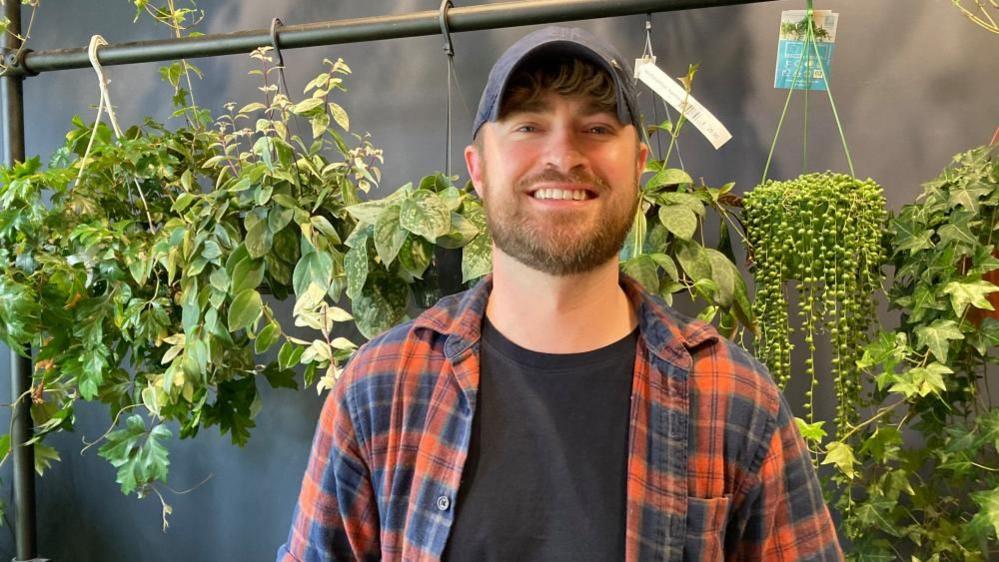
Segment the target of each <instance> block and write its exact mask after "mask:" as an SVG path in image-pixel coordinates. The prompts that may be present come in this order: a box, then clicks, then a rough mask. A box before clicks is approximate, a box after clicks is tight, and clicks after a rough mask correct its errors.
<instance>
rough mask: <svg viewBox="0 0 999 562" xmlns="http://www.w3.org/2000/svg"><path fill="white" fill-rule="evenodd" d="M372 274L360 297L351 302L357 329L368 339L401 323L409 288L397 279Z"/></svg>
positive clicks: (385, 275) (389, 275) (383, 272)
mask: <svg viewBox="0 0 999 562" xmlns="http://www.w3.org/2000/svg"><path fill="white" fill-rule="evenodd" d="M372 273H373V275H372V277H371V278H369V279H368V283H367V284H366V285H365V287H364V291H363V293H362V294H361V295H360V296H359V297H358V298H356V299H354V301H353V311H354V318H355V321H356V324H357V329H358V330H360V332H361V334H362V335H363V336H364V337H366V338H368V339H371V338H373V337H375V336H377V335H378V334H380V333H382V332H384V331H385V330H388V329H389V328H391V327H392V326H395V325H396V324H399V323H400V322H402V320H403V318H405V316H406V301H407V299H408V296H409V285H407V284H406V282H405V281H403V280H402V279H400V278H399V277H398V276H394V275H391V274H389V273H388V272H387V271H385V270H376V271H375V272H372Z"/></svg>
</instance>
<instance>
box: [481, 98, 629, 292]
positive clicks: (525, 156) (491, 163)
mask: <svg viewBox="0 0 999 562" xmlns="http://www.w3.org/2000/svg"><path fill="white" fill-rule="evenodd" d="M479 137H480V138H481V142H480V143H478V144H479V145H480V147H481V150H480V147H479V146H469V147H467V148H466V149H465V161H466V164H467V165H468V170H469V174H470V175H471V177H472V182H473V184H474V186H475V190H476V192H478V194H479V196H480V197H481V198H482V200H483V203H484V206H485V209H486V218H487V222H488V224H489V229H490V232H491V233H492V236H493V242H494V243H495V244H496V246H497V247H498V248H499V249H500V250H502V251H503V252H504V253H506V254H507V255H509V256H511V257H513V258H515V259H517V260H518V261H520V262H522V263H523V264H525V265H527V266H529V267H531V268H533V269H536V270H538V271H543V272H545V273H548V274H550V275H556V276H562V275H570V274H574V273H582V272H586V271H590V270H592V269H594V268H596V267H598V266H600V265H603V264H605V263H607V262H608V261H609V260H611V259H616V256H617V253H618V252H619V251H620V249H621V245H622V244H623V242H624V239H625V237H626V236H627V235H628V231H629V229H630V228H631V224H632V222H633V220H634V216H635V211H636V208H637V205H638V178H639V176H640V175H641V173H642V170H643V169H644V167H645V158H646V156H647V154H648V147H646V146H645V145H644V144H642V143H639V142H638V138H637V134H636V131H635V127H634V125H631V124H630V123H629V124H627V125H625V124H622V123H621V122H620V121H618V118H617V114H616V113H613V112H607V111H601V110H600V109H598V108H597V107H596V105H595V104H594V103H593V101H592V100H590V99H587V98H582V97H565V96H562V95H559V94H556V93H549V94H548V95H546V96H544V97H542V98H541V100H540V102H539V103H536V104H533V105H532V106H528V107H520V108H515V109H513V110H512V111H509V112H508V113H507V114H506V115H505V116H504V117H503V118H502V119H501V120H499V121H496V122H489V123H486V124H485V125H483V127H482V129H480V131H479ZM563 191H567V192H569V198H568V199H565V198H564V197H565V193H560V192H563Z"/></svg>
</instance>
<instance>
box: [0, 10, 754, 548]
mask: <svg viewBox="0 0 999 562" xmlns="http://www.w3.org/2000/svg"><path fill="white" fill-rule="evenodd" d="M772 1H774V0H527V1H520V2H503V3H496V4H487V5H480V6H469V7H455V8H451V9H449V10H448V12H447V24H448V29H449V30H450V31H452V32H463V31H477V30H484V29H497V28H502V27H517V26H522V25H536V24H544V23H557V22H565V21H575V20H584V19H593V18H603V17H618V16H627V15H634V14H645V13H653V12H669V11H677V10H689V9H695V8H713V7H720V6H729V5H736V4H753V3H758V2H772ZM4 14H5V15H6V17H7V19H8V21H9V22H10V23H9V25H8V28H7V30H8V32H7V33H4V34H3V40H2V43H0V46H2V54H3V60H4V63H5V66H6V68H7V70H6V71H5V73H4V74H3V76H2V77H0V97H2V116H3V123H2V134H3V142H4V149H3V162H4V164H5V165H7V166H10V165H13V164H14V163H15V162H23V161H24V153H25V150H24V99H23V93H22V86H23V81H24V77H25V76H33V75H35V74H37V73H40V72H51V71H55V70H66V69H71V68H86V67H89V66H90V60H89V58H88V57H87V48H86V47H82V48H76V49H56V50H51V51H39V52H32V51H30V50H22V51H19V50H18V49H19V48H20V46H21V41H20V40H19V39H18V38H17V37H16V36H15V35H18V34H20V32H21V2H20V1H19V0H7V1H6V2H5V3H4ZM440 33H441V25H440V12H439V11H438V10H428V11H425V12H417V13H413V14H404V15H394V16H379V17H368V18H357V19H348V20H339V21H326V22H318V23H309V24H302V25H288V26H282V27H281V48H282V49H294V48H299V47H316V46H321V45H335V44H342V43H356V42H361V41H378V40H383V39H399V38H403V37H419V36H426V35H439V34H440ZM271 44H272V41H271V34H270V30H269V29H258V30H249V31H237V32H233V33H220V34H213V35H203V36H200V37H185V38H181V39H169V40H159V41H138V42H133V43H121V44H115V45H109V46H107V47H103V48H102V49H101V50H100V62H101V64H102V65H106V66H113V65H122V64H135V63H143V62H157V61H166V60H174V59H181V58H201V57H214V56H220V55H231V54H238V53H249V52H251V51H253V50H254V49H256V48H258V47H263V46H266V45H271ZM15 55H19V56H15ZM30 388H31V360H30V359H29V358H26V357H21V356H19V355H17V354H16V353H14V352H13V351H12V352H11V394H12V397H13V398H14V399H16V398H17V397H19V396H21V395H23V394H25V393H26V392H27V391H28V390H29V389H30ZM27 404H28V402H26V401H24V400H17V401H16V402H15V407H14V408H13V409H12V411H11V415H12V416H13V430H12V434H11V454H12V457H13V460H14V504H15V509H16V519H15V536H16V541H17V558H16V559H15V561H31V560H37V558H36V556H37V545H36V538H35V479H34V472H33V470H34V464H35V460H34V448H33V447H31V446H25V445H23V443H25V442H26V441H28V440H29V439H30V438H31V436H32V423H31V413H30V409H29V408H28V407H27Z"/></svg>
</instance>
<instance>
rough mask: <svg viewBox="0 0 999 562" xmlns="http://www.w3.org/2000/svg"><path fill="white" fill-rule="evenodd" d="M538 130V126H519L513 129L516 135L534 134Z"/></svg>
mask: <svg viewBox="0 0 999 562" xmlns="http://www.w3.org/2000/svg"><path fill="white" fill-rule="evenodd" d="M537 130H538V127H537V126H536V125H518V126H516V127H514V129H513V131H514V132H515V133H533V132H535V131H537Z"/></svg>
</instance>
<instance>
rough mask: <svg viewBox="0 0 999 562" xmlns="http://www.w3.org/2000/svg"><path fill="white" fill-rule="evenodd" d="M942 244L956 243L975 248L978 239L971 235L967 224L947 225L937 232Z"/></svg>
mask: <svg viewBox="0 0 999 562" xmlns="http://www.w3.org/2000/svg"><path fill="white" fill-rule="evenodd" d="M937 234H938V235H939V236H940V241H941V242H956V243H958V244H968V245H971V246H974V245H976V244H978V239H977V238H975V236H974V235H973V234H972V233H971V230H970V229H969V228H968V225H967V224H963V225H962V224H951V223H948V224H945V225H943V226H941V227H940V228H939V229H938V230H937Z"/></svg>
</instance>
